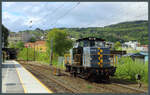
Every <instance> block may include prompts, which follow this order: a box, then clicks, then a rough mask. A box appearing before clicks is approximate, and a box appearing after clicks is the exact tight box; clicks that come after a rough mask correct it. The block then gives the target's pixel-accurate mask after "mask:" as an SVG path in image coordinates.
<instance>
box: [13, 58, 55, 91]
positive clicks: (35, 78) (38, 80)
mask: <svg viewBox="0 0 150 95" xmlns="http://www.w3.org/2000/svg"><path fill="white" fill-rule="evenodd" d="M15 62H17V61H15ZM17 63H18V64H20V63H19V62H17ZM20 65H21V64H20ZM21 66H22V65H21ZM22 68H23V69H24V70H25V71H27V72H28V73H29V74H30V75H31V76H32V77H33V78H34V79H35V80H37V81H38V82H39V83H40V84H41V85H42V87H44V88H45V89H46V90H47V91H48V92H49V93H53V91H51V90H49V89H48V87H47V86H45V85H44V84H43V83H42V82H41V81H40V80H39V79H37V78H36V77H35V76H34V75H33V74H32V73H31V72H29V71H28V70H27V69H25V68H24V67H23V66H22Z"/></svg>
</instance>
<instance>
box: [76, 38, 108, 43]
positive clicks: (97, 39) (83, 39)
mask: <svg viewBox="0 0 150 95" xmlns="http://www.w3.org/2000/svg"><path fill="white" fill-rule="evenodd" d="M85 40H88V41H105V40H104V39H101V38H96V37H87V38H82V39H78V40H76V42H80V41H85Z"/></svg>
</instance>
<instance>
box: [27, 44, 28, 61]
mask: <svg viewBox="0 0 150 95" xmlns="http://www.w3.org/2000/svg"><path fill="white" fill-rule="evenodd" d="M27 62H28V46H27Z"/></svg>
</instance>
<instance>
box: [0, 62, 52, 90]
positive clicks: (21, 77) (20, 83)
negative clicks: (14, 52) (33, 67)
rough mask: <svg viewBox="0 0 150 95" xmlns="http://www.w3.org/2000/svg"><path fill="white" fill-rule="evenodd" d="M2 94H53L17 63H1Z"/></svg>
mask: <svg viewBox="0 0 150 95" xmlns="http://www.w3.org/2000/svg"><path fill="white" fill-rule="evenodd" d="M2 93H53V92H52V91H51V90H49V89H48V88H47V87H46V86H45V85H44V84H43V83H42V82H40V81H39V80H38V79H37V78H36V77H35V76H34V75H33V74H32V73H30V72H29V71H28V70H26V69H25V68H24V67H23V66H22V65H20V64H19V63H18V62H17V61H14V60H11V61H5V62H4V63H2Z"/></svg>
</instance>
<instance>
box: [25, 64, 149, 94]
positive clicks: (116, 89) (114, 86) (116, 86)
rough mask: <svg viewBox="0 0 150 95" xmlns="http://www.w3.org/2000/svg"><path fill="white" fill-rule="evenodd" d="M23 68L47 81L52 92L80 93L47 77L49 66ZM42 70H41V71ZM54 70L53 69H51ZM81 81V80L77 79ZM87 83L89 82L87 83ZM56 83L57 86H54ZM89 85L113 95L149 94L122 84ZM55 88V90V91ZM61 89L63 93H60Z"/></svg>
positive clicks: (37, 65)
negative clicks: (113, 94) (125, 93)
mask: <svg viewBox="0 0 150 95" xmlns="http://www.w3.org/2000/svg"><path fill="white" fill-rule="evenodd" d="M23 66H24V67H25V68H26V69H28V70H29V71H30V72H32V73H33V74H34V75H35V76H36V77H38V78H39V79H40V80H41V81H42V82H43V83H44V82H45V81H43V80H44V79H47V80H46V82H45V83H49V84H50V86H49V85H48V84H46V85H47V86H48V87H49V88H50V89H51V88H53V89H52V90H53V91H54V92H58V93H59V92H61V93H62V92H69V93H70V92H71V93H80V91H79V89H77V88H74V87H72V86H70V84H65V83H64V82H63V81H62V80H60V79H58V78H57V79H56V78H54V77H52V76H51V77H48V76H47V75H45V74H46V73H47V74H48V72H49V70H50V67H47V66H42V65H41V64H36V65H35V64H26V66H25V64H23ZM39 69H40V70H39ZM51 69H52V68H51ZM61 73H63V75H65V76H68V77H70V76H69V73H67V72H65V71H64V70H61ZM77 79H80V78H77ZM50 81H51V82H52V83H53V85H52V84H51V83H50ZM86 82H87V81H86ZM54 83H55V84H54ZM87 83H88V84H92V85H93V86H94V88H95V89H102V90H105V91H106V92H107V91H108V92H111V93H114V92H115V93H124V92H129V93H147V92H146V91H144V90H139V89H136V88H133V87H127V86H126V85H122V84H117V83H110V84H98V83H89V82H87ZM54 87H55V89H54ZM60 89H61V91H59V90H60ZM120 89H124V90H122V91H121V90H120Z"/></svg>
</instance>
